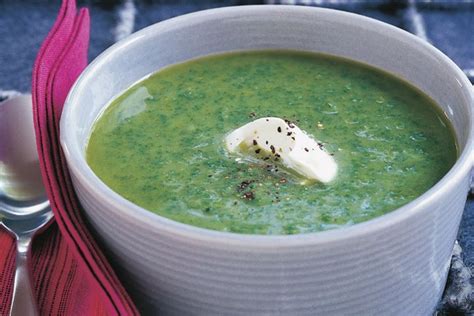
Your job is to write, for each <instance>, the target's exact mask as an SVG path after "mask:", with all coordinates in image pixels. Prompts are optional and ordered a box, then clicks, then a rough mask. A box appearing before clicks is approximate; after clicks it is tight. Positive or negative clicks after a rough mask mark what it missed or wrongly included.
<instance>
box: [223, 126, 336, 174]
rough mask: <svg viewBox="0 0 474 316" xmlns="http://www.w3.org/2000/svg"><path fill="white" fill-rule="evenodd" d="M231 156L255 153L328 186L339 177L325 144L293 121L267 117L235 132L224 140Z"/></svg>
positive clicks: (334, 162)
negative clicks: (324, 146)
mask: <svg viewBox="0 0 474 316" xmlns="http://www.w3.org/2000/svg"><path fill="white" fill-rule="evenodd" d="M225 145H226V147H227V150H228V151H229V152H231V153H239V152H240V153H244V152H245V151H244V150H243V149H246V151H247V152H248V151H254V152H255V154H256V156H257V157H260V158H262V159H268V157H272V158H274V159H275V160H279V161H281V163H282V164H283V165H284V166H285V167H286V168H289V169H291V170H293V171H295V172H296V173H298V174H300V175H301V176H303V177H305V178H308V179H314V180H317V181H320V182H322V183H328V182H330V181H332V180H334V178H335V177H336V174H337V169H338V168H337V164H336V161H335V160H334V158H333V157H332V156H331V155H330V154H329V153H328V152H326V151H325V150H324V148H323V144H322V143H321V142H319V141H317V140H315V139H314V138H313V137H311V136H310V135H308V134H307V133H305V132H304V131H303V130H301V129H300V128H299V127H298V126H296V125H295V124H293V123H292V122H290V121H287V120H283V119H281V118H278V117H264V118H260V119H257V120H255V121H253V122H250V123H248V124H245V125H243V126H241V127H239V128H237V129H236V130H234V131H232V132H231V133H230V134H228V135H227V136H226V138H225Z"/></svg>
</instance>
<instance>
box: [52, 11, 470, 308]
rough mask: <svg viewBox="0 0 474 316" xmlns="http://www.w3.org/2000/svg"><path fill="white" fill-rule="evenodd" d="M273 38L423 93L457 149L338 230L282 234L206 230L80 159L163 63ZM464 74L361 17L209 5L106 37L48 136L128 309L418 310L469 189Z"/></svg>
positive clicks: (442, 275)
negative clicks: (391, 207) (415, 183)
mask: <svg viewBox="0 0 474 316" xmlns="http://www.w3.org/2000/svg"><path fill="white" fill-rule="evenodd" d="M262 48H283V49H297V50H307V51H317V52H325V53H329V54H334V55H338V56H344V57H348V58H351V59H355V60H359V61H362V62H365V63H369V64H371V65H374V66H376V67H379V68H382V69H385V70H387V71H390V72H392V73H395V74H397V75H399V76H400V77H402V78H405V79H406V80H408V81H410V82H412V83H413V84H415V85H416V86H418V87H419V88H420V89H422V90H423V91H425V92H426V93H427V94H429V95H430V96H431V97H432V98H433V99H435V100H436V101H437V102H438V103H439V104H440V105H441V106H442V107H443V110H444V111H445V112H446V113H447V115H448V117H449V118H450V120H451V121H452V122H453V125H454V127H455V130H456V136H457V138H458V142H459V144H460V148H461V150H462V155H461V157H460V158H459V160H458V162H457V163H456V165H455V167H453V169H452V170H451V171H450V172H449V174H448V175H447V176H445V177H444V178H443V179H442V180H441V181H440V182H439V183H438V184H437V185H436V186H435V187H433V188H432V189H430V191H429V192H427V193H426V194H424V195H423V196H421V197H420V198H418V199H417V200H415V201H413V202H411V203H410V204H408V205H406V206H404V207H402V208H400V209H398V210H396V211H394V212H392V213H389V214H387V215H385V216H382V217H379V218H376V219H374V220H371V221H368V222H365V223H361V224H357V225H354V226H352V227H349V228H344V229H337V230H333V231H328V232H322V233H314V234H305V235H296V236H252V235H239V234H231V233H222V232H214V231H209V230H206V229H200V228H196V227H191V226H188V225H184V224H180V223H176V222H174V221H170V220H167V219H165V218H162V217H160V216H157V215H154V214H152V213H149V212H148V211H146V210H143V209H141V208H140V207H138V206H136V205H134V204H132V203H130V202H129V201H126V200H125V199H123V198H122V197H120V196H119V195H118V194H116V193H114V192H113V191H111V190H110V189H109V188H108V187H107V186H105V184H103V183H102V182H101V181H100V180H99V179H98V178H97V177H96V176H95V175H94V174H93V172H92V171H91V170H90V168H89V167H88V166H87V164H86V162H85V159H84V151H85V146H86V144H87V140H88V137H89V133H90V130H91V127H92V125H93V123H94V121H95V119H96V118H97V116H98V115H99V114H100V113H101V112H102V111H103V109H104V106H105V105H106V104H108V103H109V102H110V100H111V99H113V98H114V97H115V96H117V95H118V94H120V93H121V92H122V91H123V90H124V89H126V88H127V87H129V86H130V85H131V84H133V83H135V82H136V81H138V80H140V79H142V78H143V77H144V76H146V75H148V74H149V73H151V72H153V71H155V70H157V69H159V68H161V67H164V66H166V65H169V64H172V63H176V62H180V61H184V60H187V59H190V58H195V57H198V56H202V55H208V54H213V53H218V52H225V51H234V50H247V49H262ZM472 100H473V96H472V93H471V86H470V83H469V81H468V80H467V78H466V77H465V76H464V74H463V73H462V72H461V71H460V70H459V68H457V67H456V66H455V65H454V64H453V63H452V62H451V61H450V60H449V59H448V58H447V57H446V56H444V55H443V54H441V53H440V52H439V51H438V50H436V49H435V48H433V47H432V46H430V45H428V44H426V43H424V42H422V41H421V40H419V39H417V38H415V37H414V36H412V35H410V34H408V33H406V32H404V31H401V30H399V29H396V28H394V27H391V26H389V25H387V24H384V23H381V22H377V21H375V20H371V19H368V18H364V17H361V16H357V15H353V14H348V13H342V12H338V11H333V10H326V9H315V8H307V7H287V6H248V7H236V8H225V9H215V10H209V11H203V12H199V13H194V14H190V15H186V16H182V17H178V18H175V19H171V20H168V21H165V22H162V23H159V24H156V25H153V26H151V27H148V28H146V29H144V30H142V31H140V32H137V33H135V34H134V35H132V36H131V37H129V38H128V39H126V40H124V41H122V42H120V43H118V44H116V45H114V46H113V47H112V48H110V49H109V50H107V51H106V52H105V53H103V54H102V55H101V56H99V57H98V58H97V59H96V60H95V61H94V62H93V63H92V64H91V65H90V66H89V67H88V69H87V70H86V71H85V72H84V73H83V75H82V76H81V78H80V79H79V80H78V82H77V83H76V85H75V86H74V88H73V89H72V91H71V93H70V95H69V97H68V100H67V101H66V106H65V110H64V113H63V117H62V119H61V138H62V146H63V149H64V151H65V154H66V158H67V161H68V166H69V168H70V171H71V175H72V178H73V182H74V185H75V188H76V191H77V194H78V196H79V199H80V201H81V203H82V205H83V207H84V211H85V214H86V216H87V218H88V219H89V220H90V222H91V224H92V226H93V228H94V229H95V230H96V232H97V235H98V236H99V238H100V240H101V242H102V243H103V245H104V248H106V249H107V252H108V256H109V258H110V259H111V260H112V262H113V264H114V266H115V268H116V269H117V271H118V272H119V277H120V278H121V279H122V280H123V281H124V283H125V285H126V287H127V289H129V290H130V291H129V292H130V294H131V295H132V296H133V298H134V300H135V301H136V303H137V304H138V306H139V308H140V309H141V310H142V311H144V312H146V313H150V314H152V313H154V312H157V311H159V312H161V313H162V314H163V315H188V314H192V315H211V314H219V315H224V314H225V315H255V314H258V315H261V314H272V315H273V314H280V315H289V314H291V315H296V314H298V315H316V314H338V315H349V314H350V315H354V314H361V315H362V314H363V315H375V314H384V315H429V314H430V313H432V312H433V310H434V308H435V306H436V304H437V302H438V300H439V298H440V296H441V294H442V291H443V289H444V284H445V281H446V277H447V271H448V268H449V263H450V256H451V251H452V247H453V243H454V240H455V238H456V234H457V230H458V226H459V222H460V219H461V215H462V211H463V207H464V204H465V200H466V194H467V191H468V187H469V172H470V169H471V161H472V157H471V152H472V146H473V144H472V119H473V118H472V110H471V105H472V102H473V101H472Z"/></svg>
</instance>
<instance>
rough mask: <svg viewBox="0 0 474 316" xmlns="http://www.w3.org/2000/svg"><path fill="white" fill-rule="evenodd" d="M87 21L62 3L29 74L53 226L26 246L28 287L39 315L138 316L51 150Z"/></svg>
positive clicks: (5, 283) (2, 256)
mask: <svg viewBox="0 0 474 316" xmlns="http://www.w3.org/2000/svg"><path fill="white" fill-rule="evenodd" d="M89 24H90V23H89V14H88V11H87V9H81V10H79V11H78V10H77V8H76V4H75V1H73V0H64V1H63V4H62V6H61V9H60V12H59V14H58V18H57V20H56V22H55V24H54V26H53V28H52V30H51V31H50V33H49V34H48V36H47V38H46V39H45V41H44V42H43V45H42V47H41V49H40V51H39V53H38V56H37V59H36V62H35V67H34V70H33V85H32V96H33V114H34V123H35V130H36V141H37V147H38V153H39V157H40V165H41V172H42V176H43V182H44V184H45V187H46V192H47V194H48V198H49V200H50V203H51V207H52V209H53V212H54V215H55V222H54V223H52V224H51V225H50V227H49V228H48V229H47V230H46V231H44V232H43V233H42V234H41V235H39V236H38V237H37V238H36V239H35V240H34V242H33V251H32V252H33V253H32V271H33V284H34V289H35V294H36V298H37V302H38V308H39V310H40V314H41V315H138V312H137V310H136V308H135V306H134V305H133V302H132V301H131V299H130V298H129V296H128V294H127V293H126V291H125V289H124V288H123V286H122V285H121V284H120V282H119V280H118V278H117V276H116V275H115V273H114V271H113V270H112V268H111V267H110V265H109V263H108V262H107V260H106V259H105V257H104V256H103V254H102V252H101V251H100V249H99V247H98V246H97V244H96V242H95V241H94V239H93V238H92V236H91V234H90V232H89V231H88V229H87V227H86V225H85V222H84V220H83V217H82V213H81V208H80V205H79V202H78V200H77V197H76V195H75V193H74V190H73V187H72V183H71V179H70V176H69V173H68V170H67V167H66V163H65V159H64V155H63V153H62V151H61V148H60V144H59V119H60V117H61V112H62V108H63V104H64V100H65V98H66V96H67V93H68V91H69V89H70V88H71V86H72V84H73V83H74V81H75V79H76V78H77V77H78V76H79V74H80V73H81V71H82V70H83V69H84V68H85V66H86V65H87V50H88V45H89ZM0 249H2V251H1V252H0V315H7V314H8V310H9V307H10V304H11V295H12V287H13V275H14V261H15V259H14V258H15V247H14V240H13V238H12V237H11V236H10V235H8V234H7V233H6V232H4V231H0Z"/></svg>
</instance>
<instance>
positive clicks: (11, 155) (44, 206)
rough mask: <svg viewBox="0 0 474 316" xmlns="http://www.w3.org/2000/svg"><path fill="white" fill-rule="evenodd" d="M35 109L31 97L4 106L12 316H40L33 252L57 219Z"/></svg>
mask: <svg viewBox="0 0 474 316" xmlns="http://www.w3.org/2000/svg"><path fill="white" fill-rule="evenodd" d="M31 108H32V106H31V96H28V95H26V96H18V97H13V98H11V99H9V100H7V101H5V102H3V103H0V125H1V133H0V144H1V145H2V146H1V148H0V171H1V172H0V184H2V185H1V186H0V225H1V226H3V227H4V228H5V229H6V230H7V231H8V232H10V233H11V234H12V235H13V236H14V237H15V239H16V247H17V255H16V261H15V262H16V272H15V282H14V287H13V299H12V303H11V308H10V315H21V316H23V315H25V316H30V315H37V314H38V312H37V308H36V304H35V299H34V295H33V289H32V287H31V282H30V279H31V277H30V269H29V261H30V256H29V253H30V249H31V241H32V240H33V237H34V236H35V235H36V234H37V233H38V232H40V231H42V230H43V229H45V228H46V227H47V224H48V223H50V222H51V219H52V218H53V213H52V211H51V208H50V205H49V201H48V200H47V198H46V195H45V193H44V188H43V185H42V182H41V173H40V167H39V161H38V154H37V152H36V146H35V139H34V130H33V118H32V112H31ZM15 144H16V145H15ZM25 170H26V172H25Z"/></svg>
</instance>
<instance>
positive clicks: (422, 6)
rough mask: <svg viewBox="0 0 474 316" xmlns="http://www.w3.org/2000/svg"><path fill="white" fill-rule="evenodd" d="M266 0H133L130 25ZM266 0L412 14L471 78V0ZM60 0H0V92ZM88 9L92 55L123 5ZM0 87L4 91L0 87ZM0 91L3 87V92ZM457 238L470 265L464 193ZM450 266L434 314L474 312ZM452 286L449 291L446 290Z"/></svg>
mask: <svg viewBox="0 0 474 316" xmlns="http://www.w3.org/2000/svg"><path fill="white" fill-rule="evenodd" d="M263 2H265V1H261V2H259V1H250V0H240V1H239V0H221V1H218V0H214V1H211V0H208V1H171V0H168V1H167V0H162V1H145V0H142V1H135V2H134V5H135V7H136V9H137V14H136V20H135V24H134V31H136V30H138V29H140V28H143V27H145V26H147V25H150V24H153V23H156V22H158V21H161V20H164V19H168V18H171V17H173V16H177V15H181V14H185V13H189V12H193V11H198V10H203V9H208V8H214V7H221V6H228V5H241V4H259V3H263ZM266 2H267V3H274V2H278V3H292V4H294V3H298V2H303V3H304V4H308V3H311V2H312V3H313V4H316V5H320V6H325V7H331V8H335V9H340V10H346V11H350V12H355V13H359V14H363V15H367V16H370V17H373V18H375V19H379V20H382V21H385V22H387V23H390V24H393V25H395V26H398V27H400V28H404V29H406V30H408V31H411V32H413V33H416V34H417V35H423V34H420V25H419V24H418V25H417V23H415V21H414V15H417V16H418V17H419V18H421V22H422V25H421V27H422V30H421V31H422V33H423V32H425V34H426V36H427V38H428V40H429V41H430V42H431V43H432V44H433V45H435V46H436V47H438V48H439V49H440V50H442V51H443V52H444V53H446V54H447V55H448V56H449V57H451V58H452V59H453V60H454V61H455V62H456V63H457V64H458V65H459V66H460V67H461V68H462V69H463V70H465V71H466V73H467V74H468V75H469V77H470V79H471V81H472V82H474V1H466V0H430V1H429V0H414V1H410V0H407V1H388V0H367V1H363V0H362V1H361V0H359V1H353V0H337V1H336V0H312V1H311V0H306V1H298V0H294V1H292V0H286V1H272V0H267V1H266ZM59 4H60V1H58V0H57V1H13V0H12V1H5V0H4V1H2V0H0V41H1V43H2V48H1V49H0V71H1V73H0V98H1V96H2V93H3V92H4V91H5V90H17V91H20V92H28V91H30V86H31V81H30V80H31V79H30V78H31V69H32V66H33V62H34V58H35V55H36V53H37V51H38V49H39V46H40V44H41V42H42V40H43V39H44V37H45V36H46V34H47V32H48V31H49V29H50V28H51V26H52V23H53V21H54V19H55V16H56V13H57V10H58V8H59ZM79 5H82V6H83V5H86V6H88V7H89V8H90V9H91V10H90V13H91V18H92V19H91V20H92V28H91V45H90V51H89V55H90V59H91V60H92V59H93V58H94V57H96V56H97V55H98V54H100V53H101V52H102V51H103V50H104V49H106V48H107V47H108V46H110V45H111V44H113V43H114V41H115V40H114V35H113V30H114V28H115V27H116V25H117V22H118V18H117V16H118V15H117V10H118V9H119V8H120V6H121V5H122V4H121V3H120V2H119V3H116V2H115V1H110V0H109V1H107V0H103V1H79ZM2 90H3V91H2ZM3 94H4V93H3ZM459 243H460V245H461V247H462V248H463V251H464V252H463V258H464V262H465V264H466V265H467V266H469V267H474V199H468V202H467V205H466V209H465V212H464V216H463V219H462V224H461V228H460V231H459ZM455 274H456V273H455V271H454V270H452V272H451V274H450V279H449V281H448V285H447V292H446V295H445V297H444V299H443V301H442V302H441V303H440V307H439V311H438V314H442V315H448V314H458V315H462V314H468V313H473V314H474V306H473V305H474V303H473V301H472V299H474V297H473V294H472V293H471V301H470V303H469V304H470V306H468V305H463V306H460V305H456V300H454V301H453V300H451V299H448V297H447V296H449V295H451V294H452V293H456V292H455V290H456V286H457V285H456V284H457V283H456V282H457V281H456V280H455V277H456V275H455ZM450 289H451V290H452V291H451V290H450Z"/></svg>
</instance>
